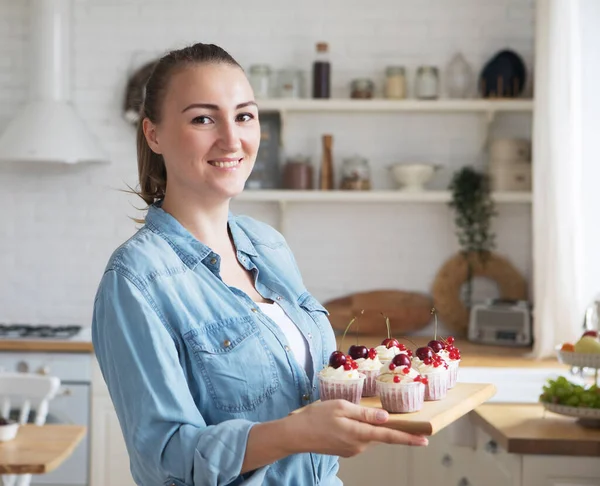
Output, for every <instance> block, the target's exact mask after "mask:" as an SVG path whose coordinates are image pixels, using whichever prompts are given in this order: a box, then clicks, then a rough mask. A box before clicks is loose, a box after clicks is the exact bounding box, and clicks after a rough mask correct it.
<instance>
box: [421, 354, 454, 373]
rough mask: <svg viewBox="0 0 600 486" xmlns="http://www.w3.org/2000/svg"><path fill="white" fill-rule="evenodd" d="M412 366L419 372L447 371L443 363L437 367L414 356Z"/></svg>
mask: <svg viewBox="0 0 600 486" xmlns="http://www.w3.org/2000/svg"><path fill="white" fill-rule="evenodd" d="M412 367H413V368H414V369H415V370H417V371H418V372H419V373H420V374H422V375H426V374H432V373H447V372H448V370H447V368H446V367H445V366H444V365H440V366H438V367H437V368H436V367H435V366H433V364H430V365H427V364H425V363H423V361H422V360H421V359H420V358H417V357H416V356H415V357H414V358H413V359H412Z"/></svg>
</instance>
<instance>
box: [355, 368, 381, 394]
mask: <svg viewBox="0 0 600 486" xmlns="http://www.w3.org/2000/svg"><path fill="white" fill-rule="evenodd" d="M360 373H362V374H363V375H365V383H364V385H363V389H362V396H363V397H374V396H376V395H377V377H378V376H379V370H361V371H360Z"/></svg>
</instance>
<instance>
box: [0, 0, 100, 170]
mask: <svg viewBox="0 0 600 486" xmlns="http://www.w3.org/2000/svg"><path fill="white" fill-rule="evenodd" d="M30 7H31V28H30V39H31V55H30V59H31V62H32V65H31V71H30V76H29V79H30V95H29V101H28V103H27V104H26V105H25V106H24V107H22V108H20V109H19V111H18V112H17V115H16V116H15V117H14V118H13V120H11V122H10V123H9V125H8V126H7V127H6V129H5V130H4V131H3V132H2V134H1V135H0V162H19V163H20V162H23V163H25V162H41V163H46V162H48V163H65V164H75V163H79V162H108V156H107V154H106V153H105V152H104V151H103V150H102V148H101V147H100V145H99V144H98V141H97V139H96V137H95V136H94V135H93V134H92V133H91V132H90V131H89V130H88V128H87V127H86V125H85V123H84V121H83V120H82V119H81V117H80V116H79V115H78V114H77V111H76V110H75V108H74V107H73V105H72V104H71V100H70V82H69V81H70V77H71V67H70V63H69V57H70V50H71V42H70V41H71V39H70V34H71V25H70V20H71V11H72V10H71V0H30Z"/></svg>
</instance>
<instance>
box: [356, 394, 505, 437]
mask: <svg viewBox="0 0 600 486" xmlns="http://www.w3.org/2000/svg"><path fill="white" fill-rule="evenodd" d="M495 394H496V387H495V386H494V385H492V384H490V383H457V384H456V386H455V387H454V388H452V389H451V390H448V394H447V395H446V396H445V397H444V398H443V399H442V400H437V401H435V402H425V403H424V404H423V408H422V409H421V410H419V411H418V412H413V413H390V418H389V420H388V421H387V422H386V423H385V424H383V427H389V428H391V429H395V430H402V431H404V432H409V433H411V434H419V435H435V434H436V433H438V432H439V431H440V430H442V429H443V428H444V427H446V426H448V425H450V424H451V423H452V422H455V421H456V420H458V419H459V418H461V417H462V416H463V415H466V414H467V413H469V412H470V411H471V410H473V409H474V408H476V407H478V406H479V405H481V404H482V403H484V402H486V401H487V400H489V399H490V398H492V397H493V396H494V395H495ZM360 404H361V405H363V406H365V407H372V408H381V401H380V400H379V397H368V398H363V399H362V400H361V402H360Z"/></svg>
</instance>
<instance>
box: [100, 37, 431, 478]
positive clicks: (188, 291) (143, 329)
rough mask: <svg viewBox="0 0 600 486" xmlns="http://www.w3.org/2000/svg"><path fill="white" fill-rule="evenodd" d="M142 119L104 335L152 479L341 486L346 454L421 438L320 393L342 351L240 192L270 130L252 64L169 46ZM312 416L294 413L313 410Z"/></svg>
mask: <svg viewBox="0 0 600 486" xmlns="http://www.w3.org/2000/svg"><path fill="white" fill-rule="evenodd" d="M142 120H143V121H142V122H141V123H140V126H139V129H138V140H137V145H138V169H139V178H140V181H139V182H140V188H141V190H140V195H141V196H142V198H143V199H144V200H145V201H146V202H147V203H148V205H149V208H148V214H147V216H146V219H145V225H144V227H142V228H141V229H140V230H139V231H138V232H137V233H136V234H135V235H134V236H133V237H132V238H131V239H130V240H128V241H127V242H126V243H124V244H123V245H122V246H121V247H120V248H118V249H117V250H116V251H115V253H114V254H113V255H112V257H111V259H110V261H109V263H108V266H107V268H106V271H105V273H104V275H103V277H102V281H101V283H100V286H99V290H98V293H97V296H96V300H95V303H94V316H93V343H94V349H95V351H96V355H97V357H98V362H99V364H100V368H101V370H102V373H103V376H104V379H105V380H106V383H107V385H108V389H109V391H110V394H111V398H112V400H113V402H114V405H115V408H116V411H117V415H118V417H119V422H120V424H121V428H122V430H123V434H124V437H125V442H126V444H127V450H128V452H129V456H130V461H131V471H132V474H133V477H134V479H135V481H136V482H137V483H138V484H143V485H148V486H149V485H196V486H199V485H225V484H256V485H258V484H266V485H283V484H285V485H310V484H322V485H330V484H340V481H339V479H337V478H336V472H337V470H338V464H337V456H344V457H349V456H352V455H354V454H357V453H359V452H361V451H362V450H364V449H365V447H367V446H368V445H369V444H370V443H373V442H385V443H391V444H413V445H424V444H426V439H425V438H423V437H417V436H411V435H409V434H405V433H402V432H399V431H393V430H390V429H387V428H384V427H378V426H377V424H382V423H384V422H385V421H386V420H387V418H388V416H387V413H386V412H382V411H380V412H378V413H376V411H375V410H373V409H366V408H363V407H360V406H357V405H353V404H350V403H349V402H345V401H327V402H322V403H321V402H319V403H315V404H311V403H312V402H314V401H316V400H317V399H318V387H317V379H316V373H317V372H318V371H319V370H320V369H322V368H323V367H324V366H326V365H327V362H328V359H329V355H330V353H331V352H332V351H333V350H334V349H335V340H334V335H333V332H332V329H331V326H330V324H329V321H328V320H327V311H326V310H325V309H324V308H323V307H322V306H321V305H320V304H319V303H318V302H317V301H316V300H315V298H314V297H313V296H312V295H311V294H310V293H309V292H308V291H307V290H306V288H305V286H304V284H303V283H302V279H301V277H300V274H299V271H298V268H297V266H296V263H295V260H294V257H293V256H292V253H291V252H290V249H289V248H288V246H287V244H286V242H285V241H284V239H283V237H282V236H281V235H280V234H279V233H278V232H276V231H275V230H274V229H272V228H271V227H269V226H267V225H265V224H263V223H260V222H258V221H255V220H253V219H251V218H247V217H240V216H234V215H232V214H231V213H230V212H229V202H230V200H231V198H232V197H234V196H236V195H238V194H239V193H240V192H241V191H242V190H243V187H244V183H245V181H246V179H247V178H248V176H249V174H250V172H251V170H252V166H253V164H254V161H255V158H256V153H257V150H258V146H259V140H260V126H259V122H258V109H257V106H256V104H255V102H254V96H253V93H252V89H251V87H250V85H249V83H248V80H247V79H246V76H245V75H244V72H243V71H242V69H241V68H240V66H239V65H238V64H237V63H236V61H235V60H234V59H233V58H232V57H231V56H229V54H227V53H226V52H225V51H224V50H222V49H221V48H219V47H217V46H214V45H205V44H196V45H194V46H191V47H188V48H185V49H182V50H178V51H174V52H171V53H169V54H168V55H166V56H165V57H163V58H162V59H161V60H160V61H159V62H158V64H157V66H156V67H155V70H154V72H153V74H152V76H151V78H150V80H149V81H148V83H147V86H146V96H145V101H144V106H143V117H142ZM302 407H304V408H303V409H302V412H301V413H297V414H291V415H290V412H292V411H293V410H297V409H300V408H302Z"/></svg>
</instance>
